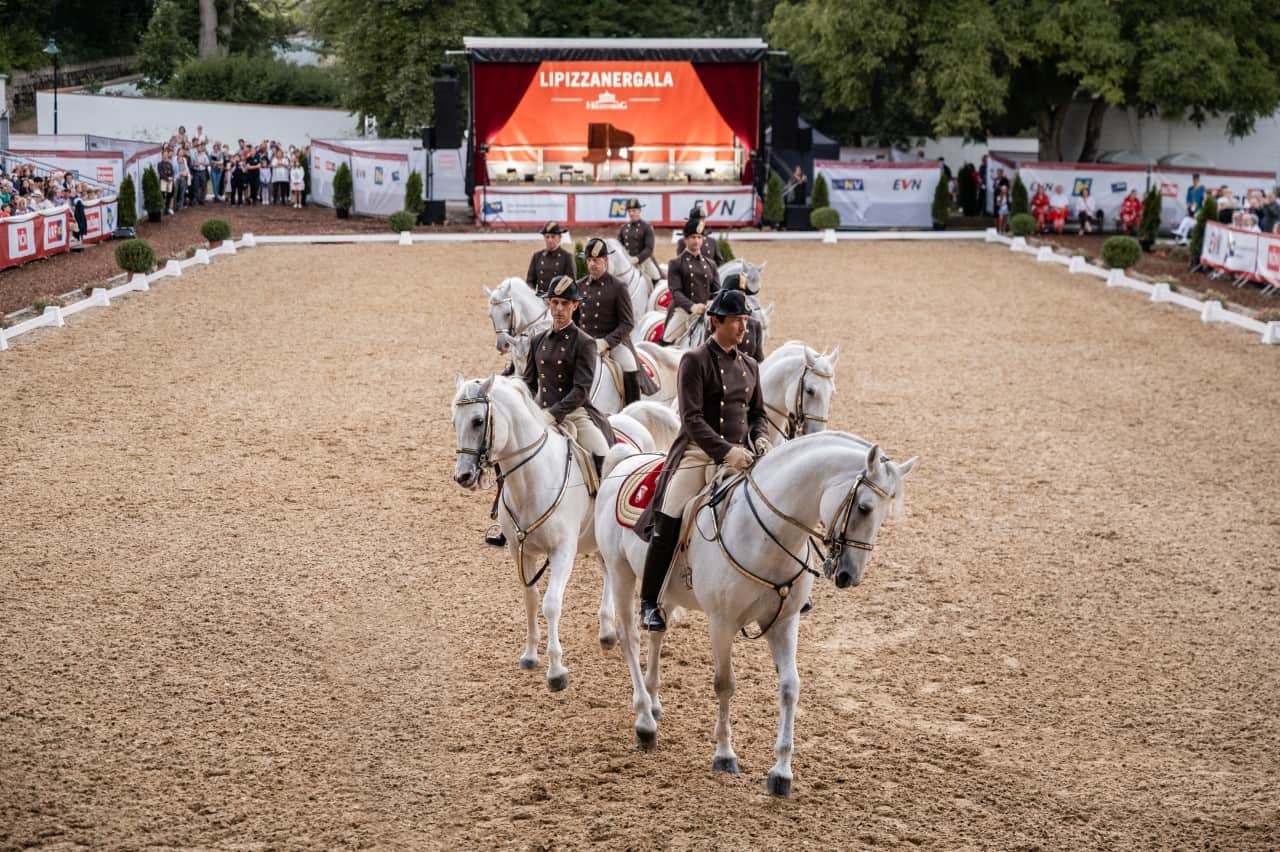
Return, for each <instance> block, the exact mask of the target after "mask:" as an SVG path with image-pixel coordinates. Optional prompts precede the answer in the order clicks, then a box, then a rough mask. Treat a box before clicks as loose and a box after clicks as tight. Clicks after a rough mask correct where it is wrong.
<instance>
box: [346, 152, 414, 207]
mask: <svg viewBox="0 0 1280 852" xmlns="http://www.w3.org/2000/svg"><path fill="white" fill-rule="evenodd" d="M351 177H352V181H353V186H354V190H355V192H354V196H355V204H354V206H353V208H352V209H353V210H355V211H356V212H358V213H364V214H366V215H373V216H390V215H391V214H392V213H395V212H396V211H397V210H403V209H404V184H405V181H406V180H408V179H409V158H408V157H407V156H402V155H398V154H381V153H376V152H372V151H353V152H352V153H351Z"/></svg>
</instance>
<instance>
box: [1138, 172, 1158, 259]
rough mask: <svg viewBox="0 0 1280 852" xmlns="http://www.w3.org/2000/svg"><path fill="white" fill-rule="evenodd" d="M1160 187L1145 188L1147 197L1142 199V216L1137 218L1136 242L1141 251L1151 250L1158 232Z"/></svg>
mask: <svg viewBox="0 0 1280 852" xmlns="http://www.w3.org/2000/svg"><path fill="white" fill-rule="evenodd" d="M1161 203H1162V200H1161V198H1160V187H1158V186H1153V187H1151V189H1149V190H1147V197H1146V198H1144V199H1142V218H1141V219H1139V220H1138V244H1139V245H1141V246H1142V250H1143V251H1151V247H1152V246H1153V245H1155V244H1156V236H1158V235H1159V233H1160V205H1161Z"/></svg>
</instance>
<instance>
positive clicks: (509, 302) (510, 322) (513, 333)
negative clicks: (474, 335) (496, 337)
mask: <svg viewBox="0 0 1280 852" xmlns="http://www.w3.org/2000/svg"><path fill="white" fill-rule="evenodd" d="M489 305H490V306H494V305H506V306H507V327H506V328H498V321H497V320H495V319H494V318H493V316H492V315H490V317H489V321H490V322H492V323H493V333H494V334H505V335H507V336H508V337H528V336H529V329H531V328H533V327H534V326H535V325H537V324H538V323H540V322H542V320H543V319H545V318H546V317H548V316H550V315H551V310H550V309H549V308H545V307H544V308H543V309H542V313H540V314H538V315H537V316H536V317H534V318H533V319H531V320H529V321H528V322H527V323H525V324H524V325H523V326H522V327H521V329H520V330H519V331H517V330H516V305H515V300H514V299H512V298H510V297H507V298H505V299H497V300H496V301H495V300H494V299H490V300H489Z"/></svg>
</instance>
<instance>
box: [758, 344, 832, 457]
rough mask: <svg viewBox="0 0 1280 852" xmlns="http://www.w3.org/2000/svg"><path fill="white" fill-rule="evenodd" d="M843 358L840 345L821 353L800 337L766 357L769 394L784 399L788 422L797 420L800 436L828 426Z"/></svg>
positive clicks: (765, 379) (764, 371)
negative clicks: (838, 367)
mask: <svg viewBox="0 0 1280 852" xmlns="http://www.w3.org/2000/svg"><path fill="white" fill-rule="evenodd" d="M839 360H840V347H839V346H837V347H836V348H835V349H833V350H831V351H830V352H825V353H822V354H819V353H818V351H817V350H816V349H814V348H812V347H811V346H808V345H806V344H804V343H800V342H799V341H788V342H787V343H785V344H783V345H782V346H780V347H779V348H778V349H777V350H775V351H774V352H773V353H772V354H771V355H770V356H769V357H768V358H766V359H765V364H764V367H763V369H762V371H761V377H760V380H761V383H762V384H764V385H765V392H766V393H767V395H768V396H769V397H772V398H774V399H779V398H780V399H781V401H782V403H783V407H784V411H785V412H786V415H787V420H788V425H791V424H794V427H795V432H796V435H797V436H798V435H813V434H816V433H818V432H822V431H823V430H825V429H826V428H827V420H828V419H829V417H830V413H831V400H832V397H834V396H835V392H836V363H837V362H838V361H839ZM779 388H780V389H781V394H780V395H779V394H778V389H779ZM778 425H781V424H778Z"/></svg>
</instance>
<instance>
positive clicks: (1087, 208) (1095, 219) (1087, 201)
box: [1058, 186, 1102, 234]
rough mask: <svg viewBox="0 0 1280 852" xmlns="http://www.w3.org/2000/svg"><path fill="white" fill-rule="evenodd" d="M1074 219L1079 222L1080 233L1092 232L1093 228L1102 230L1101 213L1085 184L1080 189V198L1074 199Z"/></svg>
mask: <svg viewBox="0 0 1280 852" xmlns="http://www.w3.org/2000/svg"><path fill="white" fill-rule="evenodd" d="M1076 219H1077V220H1079V222H1080V233H1082V234H1092V233H1093V232H1094V230H1098V231H1101V230H1102V213H1101V211H1099V210H1098V205H1097V204H1095V203H1094V201H1093V196H1092V195H1090V194H1089V188H1088V187H1087V186H1086V187H1081V189H1080V198H1079V199H1078V200H1077V201H1076ZM1058 230H1059V231H1061V230H1062V229H1061V228H1059V229H1058Z"/></svg>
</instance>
